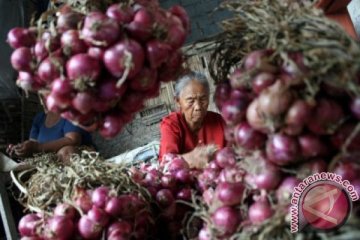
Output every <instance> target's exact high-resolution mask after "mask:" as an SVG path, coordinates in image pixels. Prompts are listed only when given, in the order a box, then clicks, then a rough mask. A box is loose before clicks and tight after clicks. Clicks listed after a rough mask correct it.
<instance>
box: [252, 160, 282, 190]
mask: <svg viewBox="0 0 360 240" xmlns="http://www.w3.org/2000/svg"><path fill="white" fill-rule="evenodd" d="M254 164H256V170H255V172H254V174H252V176H251V177H250V179H251V180H252V181H251V182H249V184H254V185H255V186H256V188H258V189H265V190H272V189H275V188H276V187H277V186H278V185H279V183H280V181H281V172H280V169H279V168H278V167H277V166H275V165H273V164H271V163H269V162H267V161H266V160H265V159H263V160H261V162H259V163H254Z"/></svg>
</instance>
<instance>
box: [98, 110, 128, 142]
mask: <svg viewBox="0 0 360 240" xmlns="http://www.w3.org/2000/svg"><path fill="white" fill-rule="evenodd" d="M123 126H124V124H123V121H122V118H121V116H120V115H118V114H108V115H106V116H105V117H104V120H103V122H102V125H101V126H100V130H99V131H100V135H101V136H102V137H104V138H105V139H110V138H113V137H115V136H116V135H117V134H118V133H119V132H120V131H121V129H122V128H123Z"/></svg>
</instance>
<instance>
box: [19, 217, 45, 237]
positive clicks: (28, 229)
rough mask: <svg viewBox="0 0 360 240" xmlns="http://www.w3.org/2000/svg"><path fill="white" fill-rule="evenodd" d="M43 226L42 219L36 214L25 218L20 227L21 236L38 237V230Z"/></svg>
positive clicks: (20, 222)
mask: <svg viewBox="0 0 360 240" xmlns="http://www.w3.org/2000/svg"><path fill="white" fill-rule="evenodd" d="M40 225H41V218H40V217H39V216H38V215H37V214H34V213H31V214H26V215H25V216H23V217H22V218H21V219H20V221H19V225H18V229H19V232H20V234H21V236H27V237H32V236H36V235H37V231H38V230H37V228H38V227H39V226H40Z"/></svg>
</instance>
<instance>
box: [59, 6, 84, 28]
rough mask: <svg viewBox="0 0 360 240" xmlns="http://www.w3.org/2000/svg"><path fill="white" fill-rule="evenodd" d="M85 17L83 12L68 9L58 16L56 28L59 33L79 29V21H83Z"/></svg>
mask: <svg viewBox="0 0 360 240" xmlns="http://www.w3.org/2000/svg"><path fill="white" fill-rule="evenodd" d="M83 19H84V16H83V15H82V14H81V13H78V12H75V11H73V10H72V9H71V10H70V9H68V10H66V11H63V12H62V13H61V14H60V15H59V16H58V17H57V21H56V28H57V30H58V32H59V33H63V32H65V31H68V30H70V29H78V26H79V23H81V22H82V21H83Z"/></svg>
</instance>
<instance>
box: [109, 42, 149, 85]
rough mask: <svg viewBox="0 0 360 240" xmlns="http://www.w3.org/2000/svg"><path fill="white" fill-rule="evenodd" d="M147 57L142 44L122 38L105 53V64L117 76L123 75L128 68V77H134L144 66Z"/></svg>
mask: <svg viewBox="0 0 360 240" xmlns="http://www.w3.org/2000/svg"><path fill="white" fill-rule="evenodd" d="M144 59H145V54H144V51H143V49H142V47H141V45H140V44H139V43H138V42H136V41H135V40H131V39H127V40H122V41H120V42H118V43H116V44H115V45H113V46H112V47H110V48H108V49H107V50H106V51H105V53H104V64H105V66H106V68H107V69H108V71H109V72H110V73H111V74H112V75H113V76H115V77H121V76H122V75H123V74H124V73H125V72H126V69H128V71H129V72H128V75H127V77H128V78H132V77H134V76H135V75H136V74H137V73H139V72H140V70H141V69H142V67H143V63H144Z"/></svg>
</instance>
